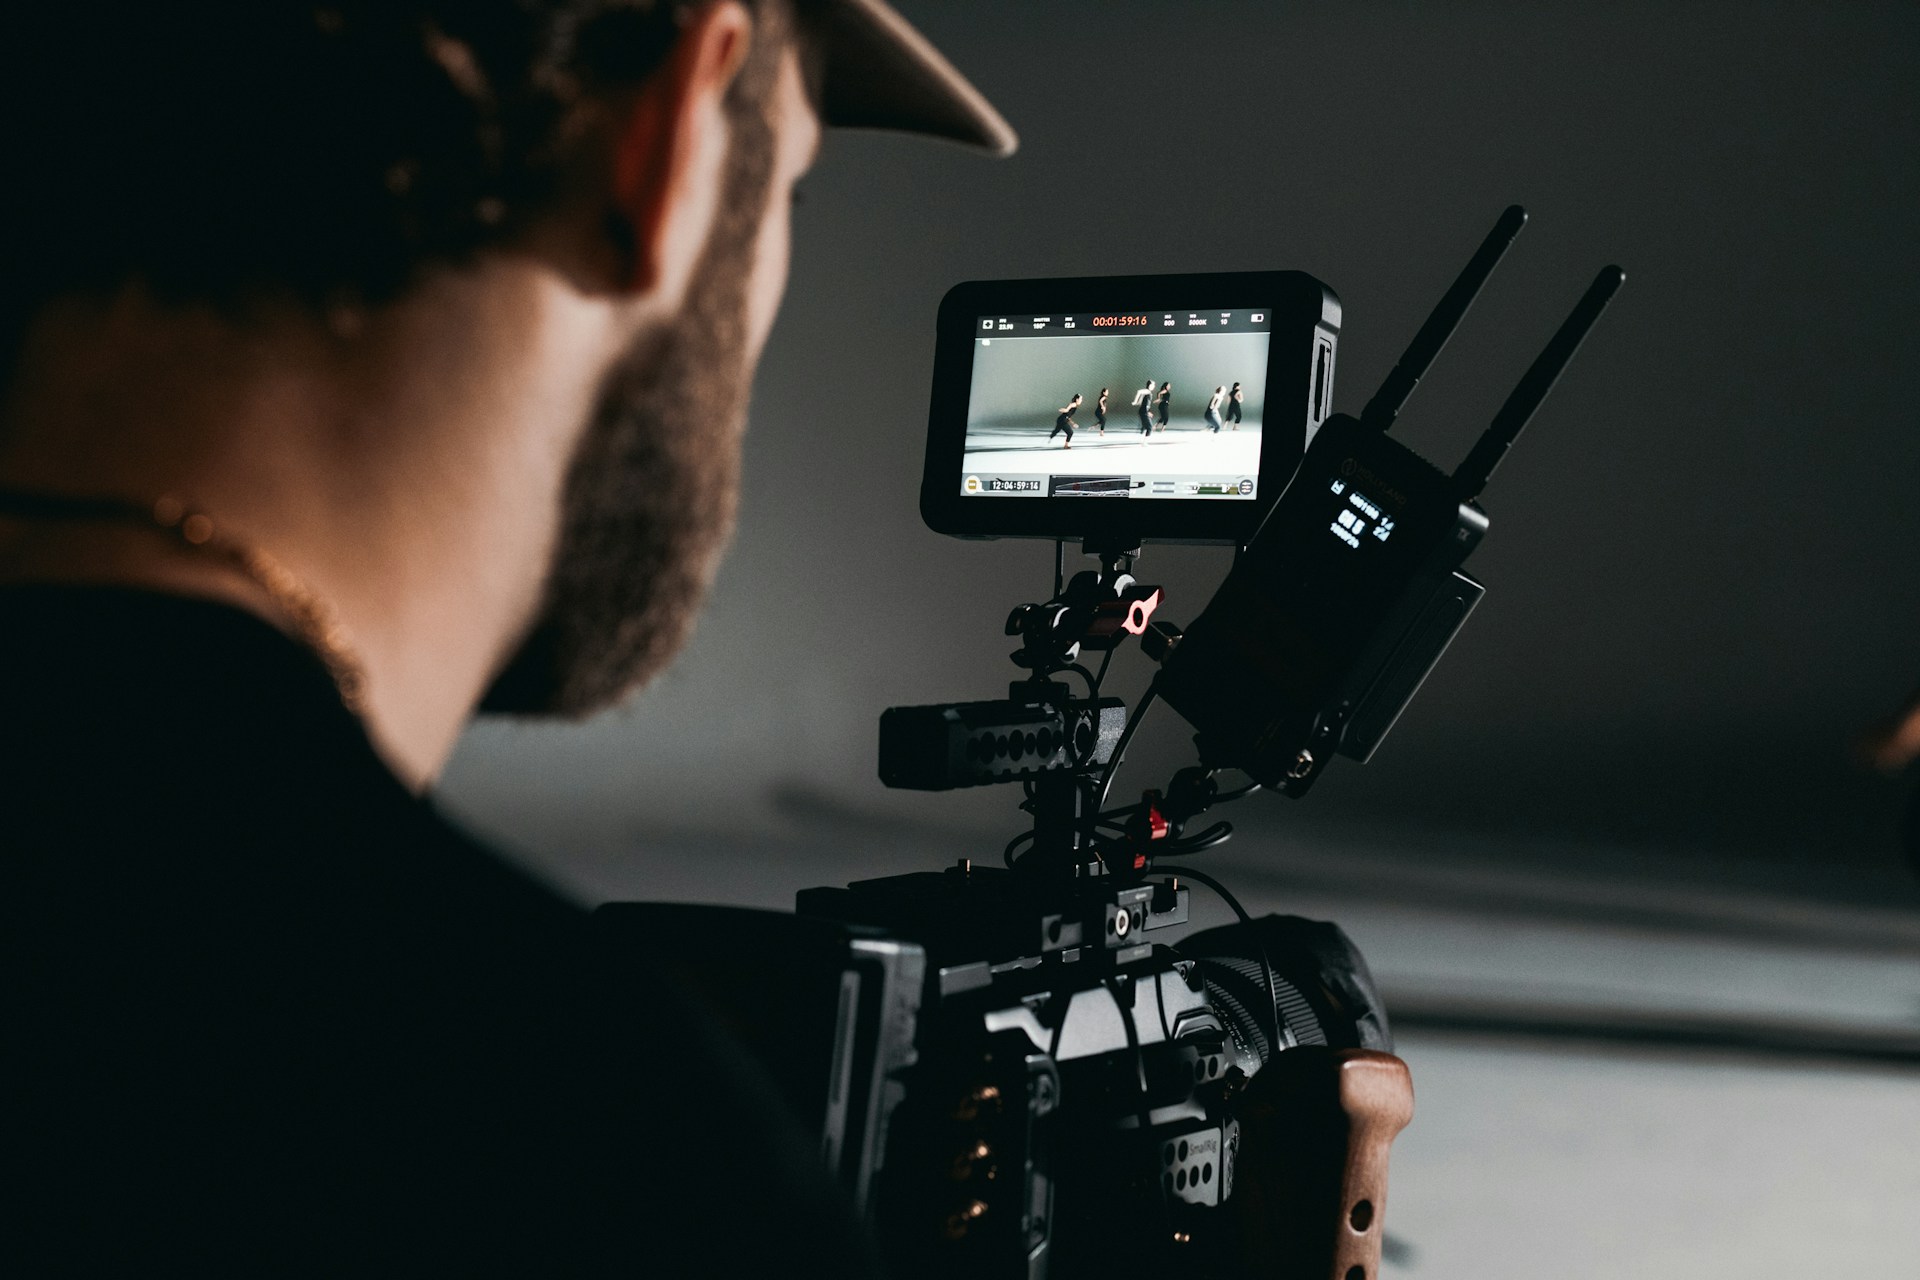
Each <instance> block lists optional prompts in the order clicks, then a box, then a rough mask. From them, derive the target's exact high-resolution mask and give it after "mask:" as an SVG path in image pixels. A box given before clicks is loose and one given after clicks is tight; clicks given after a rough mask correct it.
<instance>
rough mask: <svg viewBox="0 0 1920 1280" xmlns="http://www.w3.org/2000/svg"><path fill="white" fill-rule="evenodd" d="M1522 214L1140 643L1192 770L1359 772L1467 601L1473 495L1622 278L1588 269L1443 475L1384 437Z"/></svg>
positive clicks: (1292, 781)
mask: <svg viewBox="0 0 1920 1280" xmlns="http://www.w3.org/2000/svg"><path fill="white" fill-rule="evenodd" d="M1526 216H1527V215H1526V212H1525V210H1523V209H1521V208H1520V207H1519V206H1518V205H1515V206H1513V207H1511V208H1509V209H1507V210H1506V212H1505V213H1504V214H1503V215H1502V216H1501V218H1500V221H1499V222H1498V223H1497V224H1496V225H1495V227H1494V229H1493V230H1492V232H1490V233H1489V234H1488V236H1487V238H1486V240H1485V241H1484V242H1483V243H1482V244H1481V246H1480V249H1479V251H1478V252H1476V253H1475V254H1474V256H1473V259H1472V260H1471V261H1470V262H1469V263H1468V264H1467V267H1466V269H1465V270H1464V271H1462V272H1461V274H1460V277H1459V278H1458V279H1457V280H1455V281H1454V283H1453V286H1452V287H1451V288H1450V289H1449V290H1448V291H1447V293H1446V295H1445V296H1444V297H1443V298H1442V299H1441V300H1440V303H1439V305H1438V306H1437V307H1436V308H1435V309H1434V312H1433V314H1432V315H1431V316H1429V317H1428V319H1427V322H1426V323H1425V324H1424V325H1423V326H1422V327H1421V329H1420V331H1419V333H1418V334H1416V335H1415V336H1414V339H1413V342H1412V343H1411V344H1410V345H1409V346H1408V348H1407V351H1406V354H1405V355H1403V356H1402V357H1401V359H1400V363H1399V364H1398V365H1397V366H1396V367H1395V368H1394V370H1393V372H1392V373H1391V374H1389V375H1388V377H1387V379H1386V381H1385V382H1384V383H1383V384H1382V385H1381V387H1380V390H1379V392H1378V393H1376V394H1375V396H1374V398H1373V399H1372V400H1371V401H1370V402H1369V403H1368V404H1367V406H1366V408H1365V409H1364V410H1363V411H1362V412H1361V415H1360V416H1359V417H1358V418H1353V417H1349V416H1346V415H1344V414H1335V415H1333V416H1332V417H1330V418H1328V419H1327V420H1326V422H1325V423H1324V424H1323V425H1322V426H1321V427H1320V430H1319V432H1318V433H1317V434H1316V435H1315V437H1314V439H1313V442H1312V444H1311V445H1310V446H1309V448H1308V450H1307V453H1306V456H1305V457H1304V458H1303V459H1302V461H1301V465H1300V470H1299V472H1298V474H1296V475H1295V477H1294V479H1293V483H1292V484H1291V485H1289V486H1288V488H1287V491H1286V493H1285V494H1284V495H1283V496H1282V497H1281V499H1280V501H1279V502H1278V503H1277V504H1276V505H1275V506H1274V508H1273V510H1272V511H1271V512H1270V513H1269V514H1268V516H1267V518H1266V520H1265V521H1264V522H1263V523H1262V524H1261V526H1260V528H1259V530H1258V531H1257V532H1256V533H1255V535H1254V537H1253V539H1252V540H1251V541H1250V542H1249V543H1248V544H1247V546H1246V548H1245V550H1244V551H1243V552H1242V553H1241V555H1240V556H1239V558H1238V559H1237V561H1236V562H1235V565H1234V568H1233V570H1232V572H1231V573H1230V574H1229V575H1228V577H1227V579H1226V581H1225V582H1224V583H1223V584H1222V585H1221V587H1220V590H1219V592H1218V593H1217V594H1216V595H1215V596H1214V598H1213V600H1212V601H1211V602H1210V603H1209V604H1208V606H1207V608H1206V610H1205V611H1204V612H1203V613H1202V614H1201V615H1200V617H1199V618H1197V619H1195V621H1194V623H1193V625H1192V627H1190V628H1189V629H1188V630H1187V631H1186V632H1185V633H1184V634H1179V633H1176V632H1175V631H1173V629H1171V628H1165V629H1164V630H1163V631H1162V634H1161V635H1160V636H1159V637H1158V640H1159V641H1160V643H1159V644H1158V645H1157V646H1156V647H1157V648H1158V650H1159V652H1160V655H1161V656H1162V657H1163V660H1164V665H1163V666H1162V668H1161V671H1160V674H1159V676H1158V678H1157V679H1156V681H1155V685H1154V687H1155V689H1156V691H1157V692H1158V695H1159V696H1160V697H1161V698H1162V699H1164V700H1165V701H1166V702H1167V703H1168V704H1169V705H1171V706H1172V707H1173V708H1174V710H1175V711H1177V712H1179V713H1180V714H1181V715H1182V716H1183V717H1185V718H1186V720H1187V721H1188V722H1189V723H1190V724H1192V725H1193V727H1194V728H1195V729H1196V730H1197V741H1198V744H1199V748H1200V754H1201V758H1202V759H1203V760H1204V761H1205V762H1206V764H1208V765H1209V766H1212V767H1215V768H1228V767H1231V768H1237V769H1240V770H1242V771H1244V772H1246V773H1247V774H1249V775H1250V776H1251V777H1252V778H1253V779H1254V780H1255V781H1256V782H1259V783H1260V784H1261V785H1263V786H1267V787H1278V788H1280V789H1282V790H1284V791H1285V792H1286V793H1287V794H1288V795H1293V796H1298V795H1301V794H1304V793H1305V792H1306V790H1307V789H1308V788H1309V787H1311V786H1312V785H1313V782H1314V779H1315V778H1317V777H1318V776H1319V774H1320V771H1321V770H1322V769H1324V768H1325V767H1326V764H1327V761H1328V760H1329V759H1330V758H1331V757H1332V755H1333V754H1334V753H1335V752H1338V753H1340V754H1342V755H1345V756H1348V757H1350V758H1352V759H1356V760H1360V761H1363V762H1364V761H1366V760H1367V759H1369V758H1370V757H1371V756H1372V755H1373V753H1374V751H1375V749H1376V748H1378V747H1379V745H1380V742H1381V740H1382V739H1383V738H1384V737H1385V736H1386V734H1387V731H1388V730H1389V729H1391V728H1392V727H1393V724H1394V722H1395V721H1396V720H1397V719H1399V716H1400V713H1401V711H1402V710H1404V709H1405V707H1406V705H1407V703H1408V701H1409V700H1411V698H1412V697H1413V695H1414V693H1415V692H1416V691H1417V690H1418V689H1419V687H1420V685H1421V683H1422V682H1423V681H1424V680H1425V679H1426V676H1427V673H1428V672H1429V671H1431V670H1432V668H1433V665H1434V664H1435V663H1436V662H1437V661H1439V658H1440V655H1441V654H1442V653H1443V652H1445V650H1446V648H1447V645H1448V644H1449V643H1450V642H1451V641H1452V639H1453V637H1454V634H1455V633H1456V632H1458V631H1459V629H1460V626H1461V624H1462V623H1463V622H1465V621H1466V617H1467V615H1468V614H1469V613H1470V612H1472V610H1473V607H1474V605H1475V604H1477V603H1478V602H1479V600H1480V597H1481V595H1482V593H1483V590H1484V589H1483V588H1482V587H1481V585H1480V584H1479V583H1478V582H1476V581H1474V580H1473V579H1472V578H1470V577H1468V576H1467V575H1466V574H1465V573H1462V572H1461V571H1460V566H1461V564H1462V563H1463V562H1464V561H1465V560H1466V558H1467V556H1468V555H1469V554H1470V553H1471V552H1472V551H1473V549H1474V547H1476V546H1477V545H1478V544H1479V542H1480V539H1481V538H1482V537H1483V536H1484V535H1485V534H1486V531H1487V524H1488V521H1487V515H1486V513H1485V512H1484V511H1483V510H1481V508H1480V506H1479V505H1478V503H1477V502H1476V501H1475V499H1476V498H1477V497H1478V496H1479V494H1480V491H1481V489H1482V488H1483V487H1484V486H1485V485H1486V482H1487V479H1488V477H1489V476H1490V475H1491V474H1492V473H1493V470H1494V467H1495V466H1497V465H1498V463H1499V462H1500V459H1501V458H1502V457H1504V456H1505V454H1506V451H1507V449H1508V448H1509V447H1510V446H1511V445H1512V443H1513V441H1514V439H1515V437H1517V436H1518V435H1519V434H1520V431H1521V429H1522V428H1523V427H1525V426H1526V424H1527V420H1528V419H1529V418H1530V417H1532V415H1533V412H1534V410H1536V409H1537V408H1539V406H1540V403H1541V401H1543V400H1544V399H1545V398H1546V395H1547V393H1548V391H1550V390H1551V389H1552V387H1553V384H1554V382H1555V381H1556V380H1557V379H1558V378H1559V376H1560V373H1561V371H1562V370H1564V369H1565V368H1566V366H1567V363H1568V362H1569V361H1570V360H1571V359H1572V358H1573V355H1574V353H1575V351H1577V350H1578V349H1579V346H1580V343H1581V341H1582V340H1583V339H1584V338H1585V337H1586V335H1587V331H1588V330H1589V329H1590V328H1592V326H1593V324H1594V322H1595V321H1596V320H1598V319H1599V317H1600V314H1601V312H1602V311H1604V310H1605V309H1606V306H1607V303H1608V301H1609V300H1610V299H1611V298H1612V296H1613V294H1614V291H1615V290H1616V289H1618V288H1619V287H1620V284H1621V282H1622V281H1624V280H1625V278H1626V276H1625V273H1624V272H1622V271H1621V270H1620V268H1618V267H1611V266H1610V267H1607V268H1606V269H1604V270H1603V271H1601V272H1600V274H1599V276H1598V277H1596V278H1595V280H1594V281H1593V284H1592V285H1591V286H1589V288H1588V289H1587V291H1586V293H1585V295H1584V296H1583V297H1582V298H1581V299H1580V301H1579V303H1578V304H1577V305H1576V306H1575V307H1574V309H1573V312H1572V314H1571V315H1569V316H1568V317H1567V319H1566V321H1565V322H1564V323H1563V324H1562V325H1561V326H1560V329H1559V331H1558V332H1557V333H1555V334H1554V336H1553V338H1552V340H1551V341H1549V342H1548V343H1547V345H1546V348H1545V349H1544V350H1543V351H1542V352H1541V353H1540V355H1539V357H1538V358H1537V359H1536V360H1535V361H1534V362H1533V365H1532V367H1531V368H1529V369H1528V370H1527V372H1526V375H1525V376H1524V377H1522V378H1521V380H1520V382H1519V385H1518V386H1516V387H1515V388H1514V391H1513V394H1512V395H1511V396H1509V397H1508V399H1507V402H1506V404H1505V405H1503V406H1502V407H1501V409H1500V411H1499V413H1498V414H1496V415H1495V416H1494V419H1493V422H1492V424H1491V425H1490V426H1489V427H1488V428H1487V430H1486V432H1485V434H1483V435H1482V436H1481V437H1480V440H1479V442H1478V443H1477V444H1476V445H1475V446H1474V448H1473V450H1472V451H1471V452H1470V453H1469V454H1468V456H1467V458H1466V460H1465V461H1464V462H1463V463H1462V464H1461V465H1460V468H1459V470H1457V471H1455V472H1454V473H1453V474H1452V475H1451V476H1449V475H1446V474H1445V473H1443V472H1441V471H1440V470H1439V469H1437V468H1436V467H1434V466H1433V465H1432V464H1431V463H1429V462H1427V461H1426V460H1425V459H1423V458H1421V457H1420V456H1419V455H1418V454H1415V453H1414V452H1413V451H1412V450H1411V449H1408V448H1407V447H1406V446H1405V445H1402V444H1400V443H1399V442H1398V441H1396V440H1394V439H1393V438H1392V437H1390V436H1389V435H1388V434H1387V432H1388V429H1389V428H1390V427H1391V426H1392V425H1393V422H1394V419H1395V418H1396V417H1397V416H1398V414H1399V412H1400V409H1401V407H1402V406H1403V405H1404V404H1405V403H1406V400H1407V398H1408V396H1409V395H1411V394H1412V391H1413V388H1414V387H1415V385H1417V384H1418V383H1419V381H1420V378H1421V377H1422V376H1423V375H1424V374H1425V373H1426V370H1427V368H1428V366H1429V365H1430V364H1431V363H1432V362H1433V360H1434V358H1435V357H1436V356H1437V355H1438V354H1439V353H1440V349H1441V348H1442V347H1443V346H1444V345H1445V344H1446V341H1447V339H1448V338H1449V337H1450V336H1451V335H1452V333H1453V330H1454V328H1455V327H1456V326H1457V325H1458V324H1459V323H1460V320H1461V318H1462V317H1463V316H1464V315H1465V314H1466V312H1467V308H1468V307H1469V306H1470V305H1471V304H1472V302H1473V299H1474V297H1475V295H1476V294H1478V293H1479V291H1480V287H1481V286H1482V285H1483V284H1484V283H1485V282H1486V280H1487V277H1488V276H1489V275H1491V274H1492V272H1493V268H1494V266H1495V265H1496V264H1497V263H1498V262H1499V260H1500V258H1501V255H1502V254H1504V253H1505V252H1506V249H1507V246H1508V245H1509V244H1511V243H1512V241H1513V238H1514V237H1515V236H1516V235H1518V234H1519V231H1520V228H1521V226H1522V225H1523V224H1524V223H1525V222H1526ZM1162 625H1163V626H1164V624H1162Z"/></svg>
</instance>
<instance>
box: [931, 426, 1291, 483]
mask: <svg viewBox="0 0 1920 1280" xmlns="http://www.w3.org/2000/svg"><path fill="white" fill-rule="evenodd" d="M1079 421H1080V422H1081V427H1080V429H1079V430H1078V431H1075V432H1074V433H1073V447H1072V448H1071V449H1067V448H1063V447H1062V445H1063V443H1064V440H1065V436H1064V434H1063V435H1059V436H1055V437H1053V438H1052V439H1051V440H1049V439H1048V438H1047V432H1048V430H1049V429H1050V427H1049V426H1033V427H976V428H974V429H972V430H971V431H969V432H968V433H967V453H966V464H965V465H966V468H967V471H968V473H969V474H973V473H976V472H978V473H983V474H988V475H1014V474H1020V473H1045V474H1050V475H1073V476H1084V475H1125V474H1132V475H1155V476H1158V475H1194V476H1202V477H1219V478H1229V477H1230V476H1232V477H1237V476H1241V475H1246V476H1258V475H1259V474H1260V428H1259V427H1258V426H1257V425H1255V424H1253V423H1247V424H1244V425H1242V426H1241V428H1240V429H1239V430H1238V431H1235V430H1234V429H1233V428H1232V427H1231V426H1227V427H1224V428H1222V429H1221V430H1220V431H1219V432H1218V433H1217V434H1216V433H1215V432H1213V431H1210V430H1208V429H1207V428H1206V427H1203V426H1200V425H1198V424H1197V423H1194V424H1182V423H1171V424H1169V425H1168V426H1167V428H1166V429H1165V430H1164V431H1163V430H1157V429H1156V430H1155V432H1154V434H1153V435H1152V436H1151V437H1146V436H1142V435H1141V434H1140V420H1139V419H1138V418H1136V417H1134V416H1133V415H1132V414H1125V415H1121V414H1109V415H1108V417H1107V433H1106V435H1104V436H1103V435H1101V434H1100V433H1099V430H1098V429H1097V428H1096V427H1095V426H1094V425H1093V418H1092V416H1091V415H1090V414H1084V413H1083V414H1081V415H1080V417H1079Z"/></svg>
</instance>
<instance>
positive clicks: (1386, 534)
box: [1327, 480, 1393, 551]
mask: <svg viewBox="0 0 1920 1280" xmlns="http://www.w3.org/2000/svg"><path fill="white" fill-rule="evenodd" d="M1330 492H1331V494H1332V496H1333V521H1332V523H1330V524H1328V525H1327V532H1329V533H1331V534H1332V535H1333V536H1334V537H1336V538H1338V539H1340V541H1342V542H1344V543H1346V544H1347V545H1348V546H1349V547H1351V548H1353V549H1354V550H1355V551H1358V550H1360V549H1361V548H1362V547H1365V546H1367V545H1369V542H1368V541H1366V540H1371V541H1372V542H1385V541H1386V540H1387V539H1389V538H1391V537H1393V516H1392V515H1391V514H1389V513H1388V512H1386V511H1384V510H1382V509H1381V506H1380V504H1379V503H1378V502H1376V501H1374V500H1373V499H1372V498H1370V497H1368V496H1367V495H1366V494H1365V493H1364V492H1363V491H1361V490H1359V489H1356V488H1354V487H1353V485H1352V484H1351V483H1349V482H1348V481H1346V480H1335V481H1334V482H1333V485H1332V487H1331V489H1330Z"/></svg>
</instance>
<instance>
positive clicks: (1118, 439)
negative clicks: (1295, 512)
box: [921, 272, 1339, 542]
mask: <svg viewBox="0 0 1920 1280" xmlns="http://www.w3.org/2000/svg"><path fill="white" fill-rule="evenodd" d="M1338 334H1339V301H1338V299H1336V298H1335V297H1334V295H1333V294H1332V292H1331V291H1330V290H1328V289H1327V288H1326V287H1325V286H1324V285H1322V284H1320V282H1319V281H1317V280H1314V279H1313V278H1312V277H1310V276H1306V275H1303V274H1301V273H1299V272H1267V273H1255V274H1247V275H1230V276H1212V275H1208V276H1150V277H1115V278H1104V279H1093V280H1053V281H1007V282H994V283H979V282H976V283H972V284H966V285H961V286H958V287H957V288H955V289H954V290H953V291H952V292H950V293H949V294H948V295H947V299H946V301H945V302H944V303H943V304H942V306H941V313H940V341H939V346H938V348H937V350H936V356H935V376H934V403H933V409H932V414H931V432H930V435H929V439H928V450H927V469H926V473H925V477H924V482H923V486H922V495H921V505H922V510H923V512H924V513H925V514H926V516H927V521H928V523H929V524H930V525H932V526H933V527H934V528H935V529H937V530H939V531H941V532H945V533H956V534H961V535H963V536H976V537H996V536H1022V535H1025V536H1038V537H1059V538H1086V539H1094V540H1102V541H1119V540H1133V539H1144V538H1158V539H1162V540H1190V541H1235V542H1243V541H1245V540H1246V538H1247V537H1249V536H1251V533H1252V531H1253V529H1254V528H1255V527H1256V526H1257V525H1258V523H1259V519H1260V517H1261V516H1262V515H1264V513H1265V512H1266V510H1267V509H1268V508H1269V507H1271V506H1272V503H1273V500H1274V499H1275V498H1276V497H1278V495H1279V492H1280V490H1281V489H1283V488H1285V486H1286V483H1287V481H1288V479H1289V478H1290V477H1291V476H1292V474H1293V471H1294V469H1295V467H1296V466H1297V465H1298V463H1299V460H1300V455H1301V452H1302V451H1303V449H1304V448H1305V444H1306V440H1307V437H1308V435H1309V433H1310V432H1311V431H1312V430H1313V429H1314V428H1315V427H1317V426H1318V424H1319V421H1320V420H1321V419H1322V418H1323V417H1325V415H1326V412H1327V406H1328V403H1329V402H1330V400H1331V396H1332V382H1333V357H1334V352H1335V347H1336V343H1337V339H1338Z"/></svg>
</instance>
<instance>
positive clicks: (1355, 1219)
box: [1347, 1200, 1373, 1234]
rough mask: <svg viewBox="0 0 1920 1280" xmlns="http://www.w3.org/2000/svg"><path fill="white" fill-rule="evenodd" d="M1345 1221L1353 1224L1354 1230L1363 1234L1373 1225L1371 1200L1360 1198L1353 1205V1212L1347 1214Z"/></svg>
mask: <svg viewBox="0 0 1920 1280" xmlns="http://www.w3.org/2000/svg"><path fill="white" fill-rule="evenodd" d="M1347 1221H1348V1222H1350V1223H1352V1224H1353V1229H1354V1230H1355V1231H1358V1232H1361V1233H1362V1234H1364V1233H1365V1232H1366V1230H1367V1228H1368V1227H1371V1226H1372V1225H1373V1201H1371V1200H1362V1201H1361V1202H1360V1203H1359V1204H1356V1205H1354V1206H1353V1212H1352V1213H1350V1214H1348V1215H1347Z"/></svg>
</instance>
